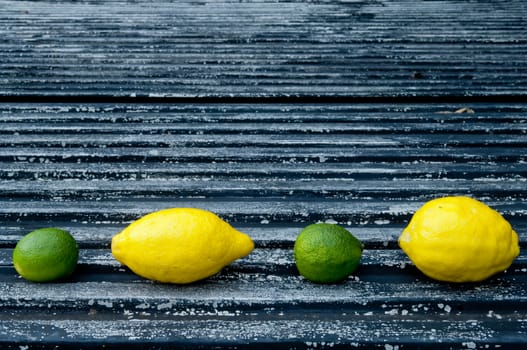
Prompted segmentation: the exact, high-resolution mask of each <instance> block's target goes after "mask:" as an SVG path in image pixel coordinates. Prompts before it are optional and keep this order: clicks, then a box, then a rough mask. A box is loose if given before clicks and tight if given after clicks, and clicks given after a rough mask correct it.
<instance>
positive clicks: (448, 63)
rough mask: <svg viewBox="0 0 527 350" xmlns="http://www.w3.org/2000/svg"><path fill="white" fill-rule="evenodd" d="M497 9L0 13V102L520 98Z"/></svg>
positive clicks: (518, 35)
mask: <svg viewBox="0 0 527 350" xmlns="http://www.w3.org/2000/svg"><path fill="white" fill-rule="evenodd" d="M526 13H527V7H526V6H525V2H524V1H522V0H514V1H508V2H507V5H506V6H505V5H503V3H501V2H495V1H470V2H467V1H456V0H438V1H417V2H416V1H410V0H405V1H400V0H381V1H341V0H334V1H300V0H284V1H281V0H261V1H243V2H240V1H230V0H223V1H217V0H203V1H178V2H177V3H174V2H172V1H167V0H155V1H149V2H148V4H146V3H144V2H137V1H123V0H112V1H103V2H101V1H85V2H71V1H53V2H41V1H12V0H9V1H2V2H1V3H0V38H2V39H1V40H0V82H1V84H0V95H1V96H4V97H6V96H11V97H13V96H33V97H37V96H77V97H78V96H121V97H132V98H133V97H169V96H170V97H219V98H224V97H250V98H256V97H273V96H274V97H276V96H282V97H287V96H331V97H334V96H338V97H394V96H405V97H413V96H436V97H437V96H480V97H482V96H525V95H526V93H527V73H526V72H527V63H526V61H525V56H526V55H527V32H526V31H525V23H524V22H525V16H526Z"/></svg>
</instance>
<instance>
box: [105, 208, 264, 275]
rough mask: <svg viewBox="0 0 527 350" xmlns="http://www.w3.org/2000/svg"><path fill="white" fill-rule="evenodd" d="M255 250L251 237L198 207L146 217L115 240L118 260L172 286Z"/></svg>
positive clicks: (113, 248)
mask: <svg viewBox="0 0 527 350" xmlns="http://www.w3.org/2000/svg"><path fill="white" fill-rule="evenodd" d="M253 249H254V243H253V241H252V240H251V238H250V237H249V236H248V235H246V234H245V233H242V232H240V231H237V230H235V229H234V228H232V227H231V226H230V225H229V224H228V223H227V222H225V221H223V220H222V219H220V218H219V217H218V216H217V215H216V214H214V213H211V212H210V211H206V210H203V209H196V208H171V209H164V210H160V211H156V212H153V213H150V214H147V215H146V216H143V217H142V218H140V219H138V220H137V221H134V222H133V223H131V224H130V225H129V226H128V227H126V228H125V229H124V230H123V231H122V232H120V233H119V234H117V235H115V236H114V237H113V238H112V254H113V256H114V257H115V259H117V260H118V261H119V262H121V263H122V264H124V265H126V266H128V267H129V268H130V269H131V270H132V271H133V272H134V273H136V274H138V275H139V276H142V277H145V278H148V279H152V280H156V281H160V282H167V283H180V284H184V283H191V282H194V281H197V280H201V279H204V278H206V277H209V276H212V275H214V274H216V273H218V272H219V271H220V270H221V269H222V268H223V267H225V266H226V265H228V264H230V263H231V262H233V261H234V260H236V259H239V258H242V257H244V256H246V255H247V254H249V253H250V252H251V251H252V250H253Z"/></svg>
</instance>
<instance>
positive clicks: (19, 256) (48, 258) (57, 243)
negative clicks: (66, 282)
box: [13, 228, 79, 282]
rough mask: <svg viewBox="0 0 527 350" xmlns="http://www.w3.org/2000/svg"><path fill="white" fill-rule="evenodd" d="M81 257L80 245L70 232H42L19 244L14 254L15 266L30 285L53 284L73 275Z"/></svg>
mask: <svg viewBox="0 0 527 350" xmlns="http://www.w3.org/2000/svg"><path fill="white" fill-rule="evenodd" d="M78 257H79V250H78V247H77V242H76V241H75V239H74V238H73V237H72V236H71V234H70V233H69V232H68V231H64V230H62V229H59V228H41V229H38V230H35V231H32V232H30V233H28V234H27V235H25V236H24V237H22V239H20V241H18V243H17V245H16V247H15V250H14V251H13V264H14V266H15V269H16V271H17V272H18V273H19V274H20V275H21V276H22V277H24V278H25V279H27V280H29V281H33V282H51V281H55V280H58V279H61V278H65V277H68V276H69V275H71V274H72V273H73V271H74V270H75V267H76V266H77V260H78Z"/></svg>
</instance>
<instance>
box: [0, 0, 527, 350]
mask: <svg viewBox="0 0 527 350" xmlns="http://www.w3.org/2000/svg"><path fill="white" fill-rule="evenodd" d="M94 4H96V3H93V4H91V5H90V4H87V5H86V6H92V5H93V6H95V5H94ZM461 107H464V106H460V105H454V104H429V105H421V104H409V105H402V104H323V103H320V104H245V105H242V104H175V105H172V104H139V103H138V104H123V103H121V104H115V103H111V104H109V103H98V104H92V103H89V104H88V103H86V104H73V103H47V104H41V103H39V104H31V103H3V104H0V134H1V137H0V145H1V147H0V310H1V311H0V345H1V346H2V347H6V348H17V349H20V348H24V347H26V346H30V347H37V348H38V347H40V348H53V347H56V346H57V347H60V348H79V347H88V348H89V347H102V346H104V347H108V348H123V347H140V348H147V349H149V348H152V349H159V348H173V347H174V346H177V347H182V348H195V347H201V348H211V347H231V348H233V347H236V348H252V347H255V346H257V347H265V348H267V347H273V348H275V347H276V348H288V349H289V348H296V349H306V348H317V349H318V348H349V347H350V346H357V347H363V348H368V347H375V346H378V347H379V346H380V347H381V348H382V347H384V348H385V349H396V348H400V349H402V348H419V347H423V346H424V347H434V346H435V347H438V348H441V347H444V346H446V347H448V348H468V349H471V348H481V349H484V348H498V347H499V348H518V347H520V348H521V346H523V345H524V344H525V343H526V342H527V331H526V330H527V324H526V323H525V320H526V319H527V313H526V310H527V309H526V308H525V305H526V304H527V295H526V294H525V290H526V289H527V267H526V263H527V255H526V253H525V248H526V247H527V219H526V218H527V205H526V203H527V202H526V201H525V199H526V197H527V193H526V190H525V183H526V181H527V180H526V179H527V163H526V159H525V157H526V153H525V145H526V143H527V131H526V128H525V125H526V123H527V104H524V103H516V104H508V103H502V104H493V103H474V104H471V105H470V106H469V107H470V109H471V111H473V113H467V111H468V110H464V111H465V113H461V112H459V109H460V108H461ZM455 111H458V113H455ZM456 194H467V195H471V196H474V197H476V198H479V199H481V200H483V201H485V202H486V203H488V204H489V205H491V206H492V207H493V208H495V209H496V210H498V211H499V212H501V213H502V214H503V215H504V216H505V217H506V218H507V219H508V220H509V221H510V222H511V224H512V225H513V227H514V228H515V230H516V231H517V232H518V234H519V236H520V244H521V248H522V252H521V255H520V256H519V257H518V258H517V259H516V260H515V261H514V263H513V265H512V266H511V267H510V268H509V269H508V270H507V271H506V272H505V273H501V274H499V275H497V276H494V277H493V278H491V279H489V280H488V281H485V282H482V283H476V284H461V285H455V284H448V283H439V282H435V281H432V280H430V279H428V278H426V277H425V276H424V275H422V274H421V273H420V272H419V271H417V270H416V268H415V267H414V266H413V264H412V263H411V262H410V261H409V259H408V258H407V257H406V255H405V254H404V253H403V252H402V251H401V250H400V249H399V247H398V245H397V238H398V236H399V235H400V233H401V232H402V230H403V229H404V227H405V226H406V224H407V223H408V220H409V219H410V217H411V215H412V214H413V212H414V211H415V210H416V209H417V208H418V207H419V206H420V205H422V204H423V203H424V202H425V201H427V200H429V199H431V198H434V197H436V196H440V195H456ZM173 206H192V207H201V208H205V209H209V210H212V211H214V212H216V213H218V214H219V215H220V216H222V217H223V218H224V219H225V220H227V221H228V222H230V223H231V224H232V225H233V226H235V227H236V228H238V229H240V230H242V231H244V232H247V233H248V234H250V235H251V237H253V239H254V240H255V242H256V249H255V250H254V252H253V253H251V254H250V255H249V256H247V257H246V258H243V259H240V260H238V261H236V262H235V263H233V264H231V265H230V266H228V267H226V268H225V269H224V270H223V271H222V272H221V273H219V274H218V275H215V276H213V277H211V278H208V279H206V280H204V281H200V282H198V283H195V284H192V285H189V286H177V285H166V284H160V283H154V282H151V281H147V280H145V279H142V278H140V277H139V276H136V275H134V274H133V273H132V272H130V271H129V270H128V269H126V268H124V267H122V266H121V265H120V264H119V263H118V262H117V261H116V260H115V259H113V257H112V255H111V252H110V249H109V248H110V240H111V237H112V236H113V235H115V234H116V233H118V232H119V231H121V230H122V229H123V228H124V227H125V226H126V225H127V224H128V223H129V222H130V221H132V220H134V219H136V218H138V217H139V216H141V215H143V214H146V213H148V212H151V211H154V210H157V209H162V208H166V207H173ZM316 221H327V222H334V223H338V224H341V225H342V226H344V227H346V228H347V229H349V230H350V231H351V232H353V233H354V234H355V235H356V236H357V237H358V238H359V239H361V241H362V242H363V243H364V245H365V251H364V255H363V258H362V261H361V265H360V267H359V269H358V270H357V272H356V273H355V274H354V275H353V276H350V277H349V278H348V279H347V280H346V281H345V282H343V283H340V284H336V285H329V286H326V285H317V284H312V283H309V282H307V281H306V280H304V279H303V278H302V277H300V276H299V275H298V272H297V271H296V268H295V265H294V259H293V256H292V247H293V244H294V241H295V239H296V236H297V235H298V233H299V232H300V230H301V229H302V228H303V227H304V226H305V225H307V224H309V223H312V222H316ZM45 226H57V227H62V228H65V229H68V230H70V231H71V232H72V234H73V235H74V236H75V238H76V239H77V240H78V242H79V246H80V249H81V254H80V263H79V266H78V269H77V271H76V272H75V274H74V275H73V276H72V277H71V278H70V279H68V280H66V281H62V282H60V283H53V284H34V283H29V282H27V281H25V280H23V279H21V278H20V277H19V276H18V275H17V274H16V271H15V270H14V268H13V266H12V261H11V254H12V250H13V248H14V246H15V244H16V242H17V241H18V240H19V239H20V237H21V236H22V235H24V234H25V233H27V232H29V231H30V230H32V229H35V228H38V227H45Z"/></svg>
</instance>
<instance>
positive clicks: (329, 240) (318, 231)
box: [293, 223, 363, 283]
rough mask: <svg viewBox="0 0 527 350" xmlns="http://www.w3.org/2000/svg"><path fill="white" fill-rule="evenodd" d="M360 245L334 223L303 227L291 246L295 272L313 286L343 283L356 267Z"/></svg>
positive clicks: (358, 260)
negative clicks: (312, 283)
mask: <svg viewBox="0 0 527 350" xmlns="http://www.w3.org/2000/svg"><path fill="white" fill-rule="evenodd" d="M362 249H363V247H362V244H361V242H360V241H359V240H358V239H357V238H356V237H355V236H353V235H352V234H351V233H350V232H349V231H348V230H346V229H344V228H343V227H341V226H338V225H335V224H327V223H318V224H312V225H308V226H306V227H305V228H304V229H303V230H302V231H301V232H300V233H299V235H298V237H297V238H296V241H295V245H294V250H293V252H294V259H295V263H296V267H297V269H298V272H300V274H301V275H302V276H304V277H305V278H306V279H308V280H310V281H312V282H316V283H335V282H339V281H342V280H344V279H345V278H347V277H348V276H349V275H350V274H352V273H353V272H354V271H355V269H356V268H357V267H358V266H359V262H360V258H361V255H362Z"/></svg>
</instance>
